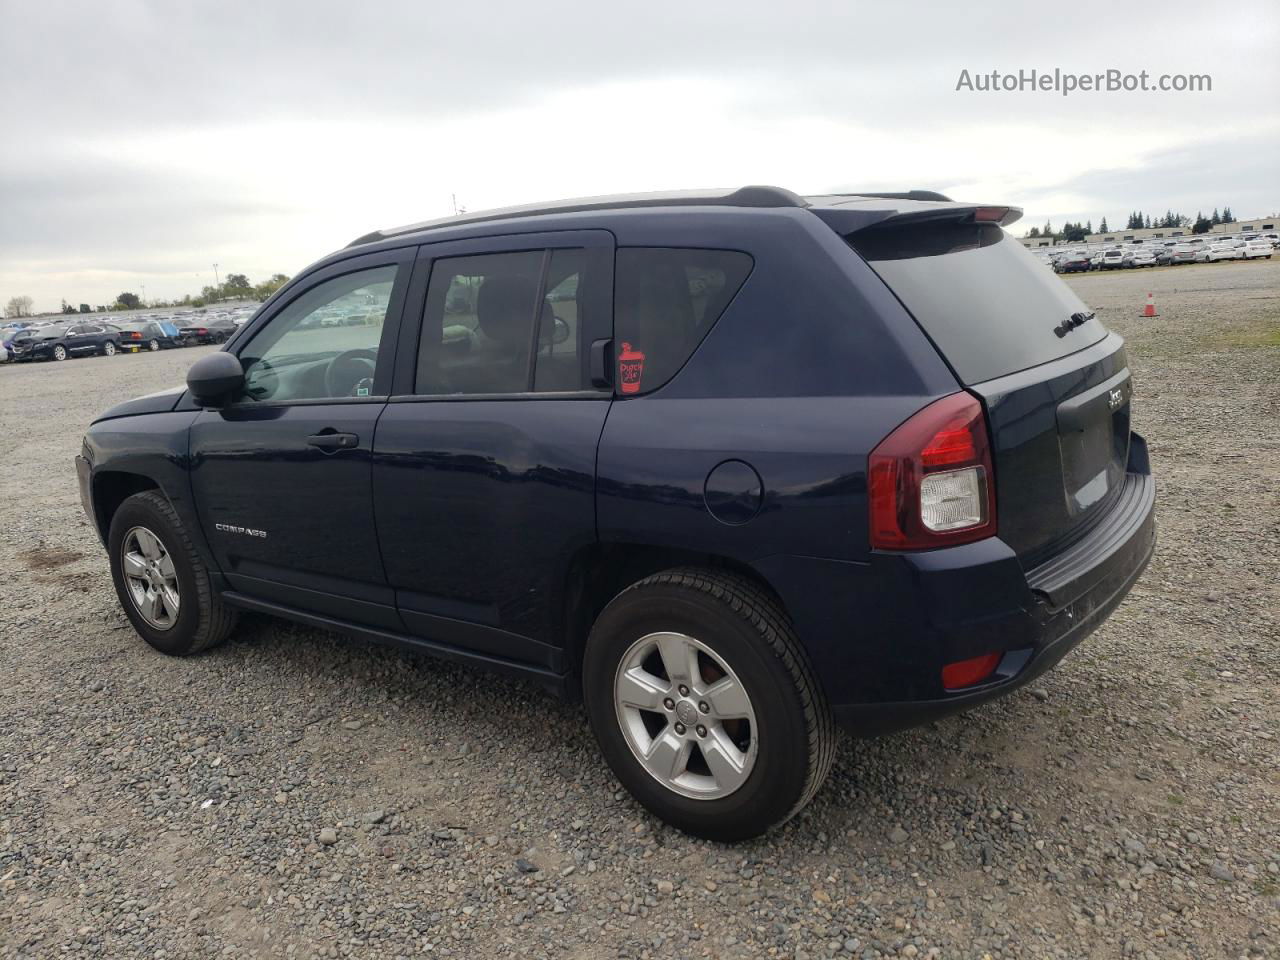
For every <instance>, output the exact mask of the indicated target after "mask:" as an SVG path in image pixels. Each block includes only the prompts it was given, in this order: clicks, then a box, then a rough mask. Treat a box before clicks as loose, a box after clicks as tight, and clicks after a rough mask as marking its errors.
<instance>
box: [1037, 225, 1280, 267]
mask: <svg viewBox="0 0 1280 960" xmlns="http://www.w3.org/2000/svg"><path fill="white" fill-rule="evenodd" d="M1277 249H1280V238H1278V237H1277V236H1276V235H1274V234H1262V235H1248V236H1243V237H1231V238H1226V239H1215V238H1208V237H1193V238H1191V239H1188V240H1163V241H1160V240H1157V241H1145V242H1144V241H1134V242H1133V243H1130V244H1126V245H1125V246H1122V247H1109V248H1107V249H1103V250H1089V249H1086V248H1083V247H1075V248H1062V249H1055V250H1052V251H1038V252H1037V253H1038V255H1039V257H1040V259H1041V261H1042V262H1043V263H1044V264H1045V265H1046V266H1049V267H1052V268H1053V270H1054V272H1055V273H1082V272H1085V271H1088V270H1122V269H1134V268H1137V267H1163V266H1170V265H1173V264H1179V263H1214V262H1216V261H1218V260H1254V259H1259V258H1262V257H1265V258H1267V259H1270V258H1271V256H1272V254H1274V253H1275V251H1276V250H1277Z"/></svg>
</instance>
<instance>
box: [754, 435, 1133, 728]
mask: <svg viewBox="0 0 1280 960" xmlns="http://www.w3.org/2000/svg"><path fill="white" fill-rule="evenodd" d="M1154 550H1155V481H1154V479H1153V478H1152V476H1151V471H1150V466H1149V464H1148V461H1147V452H1146V444H1145V442H1144V441H1143V440H1142V438H1141V437H1139V436H1137V435H1136V434H1135V435H1134V436H1133V438H1132V443H1131V448H1130V460H1129V470H1128V473H1127V474H1126V477H1125V485H1124V488H1123V489H1122V490H1121V492H1120V494H1119V495H1118V496H1117V498H1116V501H1115V503H1114V504H1113V506H1112V507H1111V509H1110V510H1108V512H1107V514H1106V516H1105V517H1103V518H1102V519H1101V520H1100V521H1099V522H1098V523H1097V524H1095V526H1094V527H1093V528H1092V529H1091V530H1090V531H1089V532H1088V533H1087V534H1086V535H1085V536H1084V537H1083V538H1082V539H1080V540H1078V541H1077V542H1075V543H1073V544H1071V545H1070V546H1068V547H1067V548H1065V549H1063V550H1062V551H1060V552H1058V553H1057V554H1055V555H1054V556H1052V557H1050V558H1049V559H1047V560H1045V561H1044V562H1042V563H1040V564H1039V565H1038V566H1036V567H1035V568H1032V569H1030V570H1026V569H1024V568H1023V566H1022V564H1021V562H1020V561H1019V559H1018V557H1017V556H1016V555H1015V554H1014V553H1013V551H1012V550H1011V549H1010V548H1009V547H1008V546H1007V545H1006V544H1004V543H1003V542H1002V541H1000V540H999V539H998V538H992V539H989V540H982V541H978V542H977V543H972V544H966V545H964V546H959V547H951V548H948V549H944V550H933V551H923V552H920V553H910V554H894V555H890V554H884V555H873V556H872V558H871V561H870V562H869V563H866V564H850V563H839V564H837V563H832V562H828V561H815V560H803V561H802V560H801V558H791V560H792V561H794V562H793V563H788V564H776V565H775V568H774V569H767V565H764V566H762V569H761V572H762V573H764V574H765V576H767V577H769V578H770V580H771V582H773V583H774V584H775V587H776V588H777V589H778V590H779V593H780V594H782V597H783V600H784V602H786V604H787V607H788V609H789V610H790V611H791V613H792V617H793V620H794V621H795V625H796V628H797V632H798V633H799V635H800V638H801V640H802V641H803V642H804V645H805V647H806V649H807V650H808V652H809V654H810V657H811V659H812V660H813V663H814V667H815V668H816V672H817V674H818V676H819V677H821V678H823V683H824V687H825V690H826V693H827V699H828V702H829V703H831V705H832V710H833V712H834V714H835V718H836V720H837V722H839V723H840V724H841V725H842V726H844V727H845V728H847V729H849V730H851V731H852V732H854V733H856V734H859V735H865V736H871V735H877V734H883V733H889V732H892V731H895V730H901V729H905V728H908V727H912V726H917V725H919V724H921V723H926V722H928V721H931V720H935V719H937V718H939V717H942V716H946V715H947V714H951V713H956V712H959V711H961V710H966V709H969V708H970V707H974V706H977V705H979V704H981V703H985V702H987V701H988V700H992V699H994V698H996V697H999V696H1003V695H1004V694H1006V693H1010V692H1012V691H1013V690H1016V689H1018V688H1019V687H1021V686H1023V685H1024V684H1027V683H1029V682H1031V681H1032V680H1034V679H1035V678H1036V677H1038V676H1040V675H1041V674H1043V673H1044V672H1045V671H1046V670H1048V669H1050V668H1051V667H1053V666H1054V665H1055V664H1056V663H1057V662H1058V661H1059V660H1061V659H1062V658H1063V657H1064V656H1065V655H1066V654H1067V653H1068V652H1069V651H1070V650H1071V649H1072V648H1073V647H1074V646H1075V645H1076V644H1078V643H1080V641H1082V640H1083V639H1084V638H1085V637H1087V636H1088V635H1089V634H1090V633H1092V632H1093V631H1094V630H1095V629H1097V627H1098V626H1099V625H1100V624H1101V623H1102V622H1103V621H1104V620H1105V619H1106V618H1107V617H1108V616H1110V614H1111V612H1112V611H1113V610H1115V608H1116V607H1117V606H1119V604H1120V602H1121V601H1122V600H1123V599H1124V598H1125V596H1126V595H1127V594H1128V592H1129V590H1130V589H1131V588H1132V586H1133V584H1134V583H1135V582H1136V581H1137V580H1138V578H1139V577H1140V576H1141V575H1142V572H1143V570H1145V569H1146V566H1147V563H1148V562H1149V561H1150V559H1151V556H1152V553H1153V552H1154ZM797 566H798V567H799V569H798V570H793V569H792V568H793V567H797ZM802 597H803V598H804V599H803V600H802V599H801V598H802ZM989 653H1001V654H1002V657H1001V660H1000V662H999V666H998V667H997V669H996V671H995V673H994V674H993V676H992V678H991V679H990V680H988V681H986V682H984V683H982V684H980V685H978V686H974V687H968V688H965V689H964V690H960V691H955V692H951V691H947V690H946V689H944V688H943V686H942V668H943V667H944V666H945V665H947V664H949V663H955V662H957V661H960V660H966V659H969V658H971V657H977V656H981V655H984V654H989Z"/></svg>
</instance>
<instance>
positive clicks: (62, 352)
mask: <svg viewBox="0 0 1280 960" xmlns="http://www.w3.org/2000/svg"><path fill="white" fill-rule="evenodd" d="M53 359H55V360H65V359H67V348H66V347H64V346H63V345H62V344H58V345H57V346H56V347H54V348H53Z"/></svg>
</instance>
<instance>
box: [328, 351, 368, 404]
mask: <svg viewBox="0 0 1280 960" xmlns="http://www.w3.org/2000/svg"><path fill="white" fill-rule="evenodd" d="M377 366H378V355H377V354H376V353H375V352H374V351H372V350H347V351H344V352H343V353H340V354H338V355H337V356H336V357H334V358H333V359H332V360H330V361H329V365H328V366H327V367H325V368H324V388H325V392H326V393H327V394H328V395H329V396H331V397H367V396H368V395H369V393H370V392H371V391H372V389H373V372H374V370H376V369H377ZM362 387H363V388H364V391H365V392H364V393H360V392H359V391H360V389H361V388H362Z"/></svg>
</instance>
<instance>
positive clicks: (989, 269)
mask: <svg viewBox="0 0 1280 960" xmlns="http://www.w3.org/2000/svg"><path fill="white" fill-rule="evenodd" d="M977 209H978V210H979V211H981V210H985V209H990V208H977ZM977 215H978V216H979V217H980V216H982V214H981V213H978V214H977ZM1006 222H1007V220H1006ZM846 239H847V240H848V241H849V243H850V244H851V245H852V246H853V247H854V249H855V250H857V251H858V253H859V254H861V255H862V257H863V258H864V259H866V260H867V262H868V263H869V264H870V265H871V267H872V269H874V270H875V271H876V273H877V274H878V275H879V276H880V277H881V279H883V280H884V282H885V283H886V284H887V285H888V287H889V289H891V290H892V291H893V292H894V294H895V295H896V296H897V297H898V299H899V300H900V301H901V302H902V303H903V305H904V306H905V307H906V308H907V310H908V311H909V312H910V313H911V314H912V315H913V316H914V317H915V319H916V321H917V322H918V323H919V324H920V326H921V328H922V329H923V330H924V332H925V333H926V335H927V336H928V337H929V338H930V339H931V340H932V341H933V343H934V345H935V346H936V347H937V348H938V351H939V353H940V354H941V355H942V356H943V358H944V359H945V360H946V361H947V363H948V364H949V365H950V367H951V369H952V371H953V372H954V373H955V375H956V378H957V379H958V380H959V381H960V382H961V383H963V384H964V385H965V386H966V387H967V388H968V389H969V390H970V391H971V392H972V393H974V394H976V395H977V396H978V397H980V398H981V399H982V401H983V403H984V405H985V407H986V410H987V418H988V423H989V425H990V428H991V444H992V452H993V458H994V464H993V466H994V469H995V489H996V516H997V529H998V532H999V536H1000V538H1001V539H1002V540H1004V541H1005V542H1006V543H1008V544H1009V545H1010V546H1011V547H1012V548H1013V549H1014V550H1015V551H1016V552H1017V553H1018V554H1019V556H1020V557H1021V558H1022V559H1023V561H1024V564H1026V565H1028V566H1031V565H1034V564H1035V563H1037V562H1038V561H1039V560H1040V559H1041V558H1043V557H1044V556H1046V555H1047V554H1049V553H1051V552H1053V551H1054V550H1055V549H1057V548H1059V547H1061V546H1062V545H1063V544H1065V543H1066V542H1069V541H1070V540H1072V539H1075V538H1077V537H1078V536H1079V535H1080V534H1081V533H1082V532H1083V531H1084V530H1087V529H1088V528H1089V527H1090V526H1091V524H1092V523H1093V522H1094V521H1095V519H1096V518H1098V517H1099V516H1101V514H1102V513H1104V512H1105V510H1106V508H1107V506H1108V505H1109V504H1110V503H1112V502H1113V501H1114V499H1115V497H1116V496H1118V495H1119V492H1120V488H1121V487H1122V485H1123V481H1124V478H1125V465H1126V463H1127V461H1128V454H1129V408H1130V396H1131V384H1130V378H1129V370H1128V367H1127V364H1126V360H1125V351H1124V341H1123V340H1122V338H1121V337H1120V336H1118V335H1116V334H1113V333H1110V332H1109V331H1107V329H1106V328H1105V327H1104V326H1103V325H1102V323H1101V322H1100V321H1098V320H1097V319H1095V318H1094V316H1093V313H1092V311H1090V310H1089V308H1088V307H1086V306H1085V305H1084V304H1083V303H1082V302H1081V301H1080V300H1079V298H1077V297H1076V295H1075V294H1074V293H1073V292H1072V291H1071V289H1070V287H1068V286H1067V285H1066V284H1065V283H1064V282H1063V281H1062V280H1060V279H1059V278H1058V277H1057V276H1056V275H1055V274H1053V273H1051V272H1050V271H1047V270H1044V269H1042V268H1040V266H1039V265H1038V264H1037V263H1036V262H1035V259H1034V258H1033V257H1032V256H1031V254H1030V253H1029V252H1028V251H1027V250H1026V249H1025V248H1024V247H1023V246H1022V245H1021V244H1020V243H1018V241H1017V240H1015V239H1014V238H1013V237H1011V236H1010V235H1008V234H1007V233H1005V231H1004V230H1002V229H1001V228H1000V226H999V225H997V224H996V223H989V222H975V219H974V215H973V214H972V213H971V214H970V215H969V216H967V217H965V216H960V217H959V218H958V219H952V220H948V221H937V220H934V221H921V220H916V221H913V220H912V219H910V218H906V219H902V220H896V221H895V220H889V221H887V222H883V223H880V224H877V225H875V226H873V227H870V228H868V229H865V230H860V231H858V232H856V233H853V234H851V235H849V236H847V238H846Z"/></svg>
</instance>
